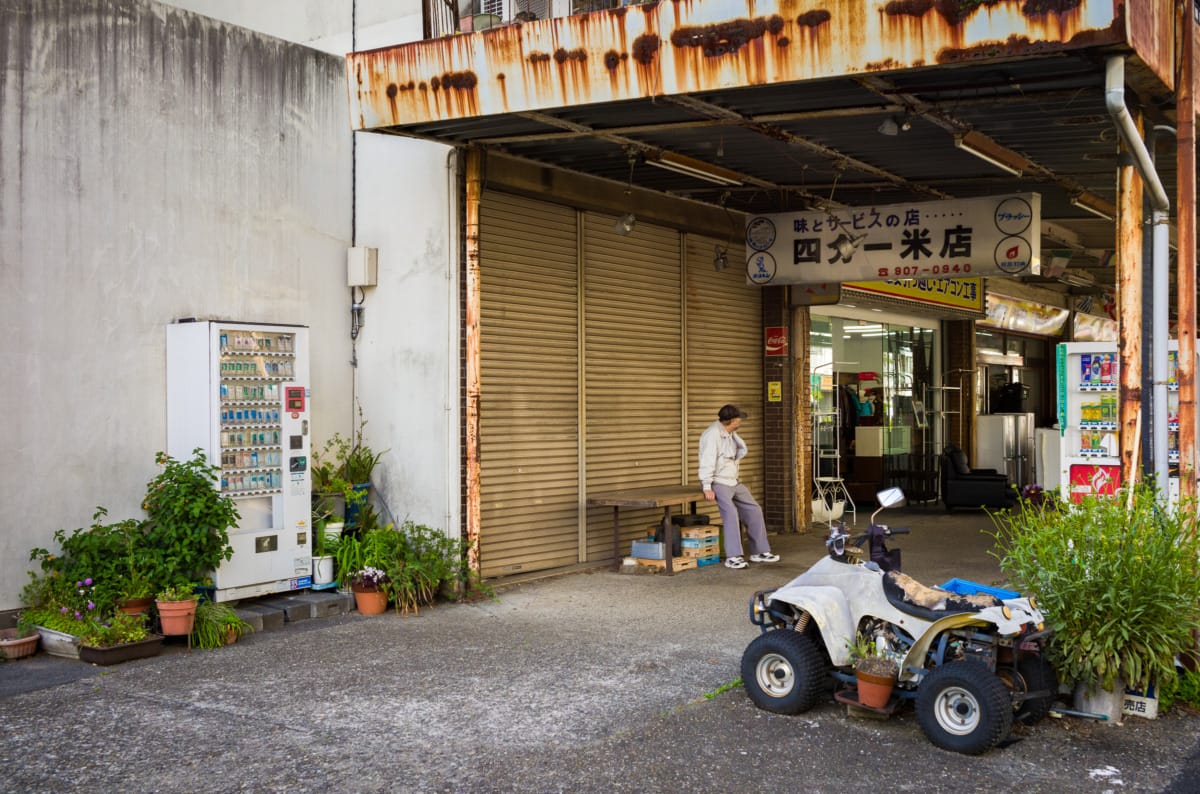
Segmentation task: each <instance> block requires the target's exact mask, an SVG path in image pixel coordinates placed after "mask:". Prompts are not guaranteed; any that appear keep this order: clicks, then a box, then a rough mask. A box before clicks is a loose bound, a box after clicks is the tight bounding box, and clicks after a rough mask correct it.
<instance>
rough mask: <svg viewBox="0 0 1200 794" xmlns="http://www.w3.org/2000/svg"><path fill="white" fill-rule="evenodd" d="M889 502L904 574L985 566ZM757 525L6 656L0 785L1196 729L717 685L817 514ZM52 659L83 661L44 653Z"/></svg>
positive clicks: (546, 766)
mask: <svg viewBox="0 0 1200 794" xmlns="http://www.w3.org/2000/svg"><path fill="white" fill-rule="evenodd" d="M886 515H887V516H888V519H889V523H891V524H893V525H907V526H910V527H911V528H912V529H913V534H912V535H911V536H908V537H906V538H902V539H901V540H900V541H899V542H898V543H897V545H898V546H900V547H901V548H902V549H903V550H904V567H905V570H906V571H907V572H908V573H910V574H912V575H913V576H915V577H916V578H918V579H920V580H922V581H926V582H928V583H938V582H941V581H944V580H945V579H948V578H950V577H952V576H958V577H961V578H968V579H974V580H976V581H980V582H984V583H998V582H999V580H1000V574H999V571H998V568H997V565H996V561H995V560H994V559H993V558H991V557H990V556H988V554H987V550H988V549H989V548H990V545H991V544H990V538H988V537H987V536H986V535H984V534H983V533H982V532H981V531H980V530H982V529H987V528H990V526H991V524H990V520H989V519H988V518H987V516H986V515H984V514H982V513H956V514H953V515H950V516H947V514H946V513H945V512H944V511H940V510H938V509H936V508H933V507H930V508H929V509H928V510H922V509H921V508H915V509H908V510H904V511H889V512H888V513H887V514H886ZM858 526H859V527H861V528H865V526H866V515H865V514H864V513H860V514H859V520H858ZM772 543H773V545H774V548H775V550H776V551H778V552H779V553H780V554H781V555H783V560H782V561H781V562H780V563H778V564H774V565H754V566H751V567H750V568H749V569H747V570H742V571H733V570H729V569H726V568H724V567H723V566H719V567H710V568H704V569H700V570H691V571H686V572H683V573H681V574H679V575H677V576H675V577H670V578H668V577H665V576H661V575H626V574H618V573H614V572H611V571H594V572H589V573H580V574H571V575H566V576H559V577H554V578H548V579H544V580H539V581H531V582H527V583H524V584H518V585H513V586H510V587H504V588H501V589H500V590H499V592H498V595H497V597H496V598H495V599H494V600H489V601H483V602H479V603H474V604H461V605H439V606H437V607H434V608H431V609H426V610H423V611H422V612H421V614H420V615H419V616H417V617H400V616H397V615H395V614H393V613H388V614H386V615H383V616H378V617H365V618H364V617H361V616H358V615H356V614H349V615H342V616H336V617H328V618H323V619H312V620H304V621H297V622H293V623H289V624H287V625H285V626H284V627H282V628H281V629H279V630H276V631H263V632H260V633H256V634H255V635H252V636H250V637H248V638H246V639H244V640H243V641H242V642H240V643H238V644H237V645H235V646H232V647H229V648H225V649H221V650H217V651H192V652H185V651H183V650H181V649H178V648H174V649H172V650H171V652H169V653H165V654H163V655H161V656H159V657H155V658H153V659H148V660H143V661H138V662H130V663H126V664H123V665H119V666H114V667H111V668H92V667H88V666H86V665H83V664H82V663H80V662H74V661H66V660H63V661H61V662H59V661H55V662H50V663H45V662H39V663H41V664H43V665H44V667H45V670H46V672H45V675H46V676H47V677H46V678H44V679H43V683H44V684H47V685H46V686H43V687H41V688H34V687H25V688H24V690H23V691H20V692H17V693H13V692H14V690H13V689H12V688H8V689H5V687H4V686H3V684H4V683H5V682H7V681H9V680H10V679H12V678H15V677H16V676H17V671H19V670H20V669H21V665H25V664H33V662H25V661H23V662H16V663H11V664H3V665H0V693H2V692H9V693H10V694H8V695H7V696H5V695H0V769H3V770H4V772H3V774H2V776H0V791H62V792H73V791H88V792H96V791H115V790H121V791H129V792H139V791H147V792H150V791H154V792H161V791H222V792H223V791H322V790H326V789H333V788H337V789H339V790H343V791H352V792H358V791H364V792H365V791H405V792H408V791H473V792H474V791H536V792H542V791H586V792H593V791H594V792H601V791H603V792H608V791H676V790H680V789H689V790H702V791H781V790H787V791H831V790H835V789H836V790H839V791H867V790H870V791H878V790H880V789H881V788H885V789H894V790H908V789H920V790H922V791H952V790H953V791H961V790H963V788H964V787H966V788H982V787H984V786H987V787H999V786H1003V787H1008V788H1013V789H1019V790H1022V791H1056V792H1057V791H1062V790H1063V789H1064V788H1067V787H1070V788H1073V789H1076V790H1080V791H1098V792H1099V791H1105V790H1112V788H1113V786H1114V783H1113V779H1112V774H1111V773H1110V774H1107V776H1106V775H1105V773H1103V772H1101V773H1097V774H1093V772H1095V770H1102V768H1104V767H1105V766H1106V765H1107V766H1111V767H1113V768H1114V769H1116V770H1117V772H1116V773H1115V774H1116V775H1118V776H1120V777H1121V779H1122V783H1121V786H1120V789H1119V790H1121V791H1161V790H1164V789H1166V788H1168V787H1169V786H1170V785H1171V784H1172V781H1173V780H1174V779H1175V778H1176V777H1177V776H1178V775H1179V770H1180V769H1181V768H1182V767H1183V765H1184V763H1185V762H1186V759H1187V758H1188V757H1189V756H1190V755H1191V754H1193V753H1194V751H1195V749H1196V744H1197V726H1198V724H1200V723H1198V721H1197V720H1196V719H1195V718H1191V717H1187V716H1186V715H1178V716H1170V717H1167V718H1166V719H1162V720H1158V721H1155V722H1153V723H1151V722H1146V721H1140V720H1138V721H1134V720H1130V721H1127V725H1126V726H1124V727H1120V728H1109V727H1107V726H1104V727H1103V730H1098V729H1097V726H1096V725H1095V724H1094V723H1093V724H1083V723H1084V721H1075V720H1072V721H1066V720H1060V721H1047V723H1046V724H1043V725H1042V726H1038V727H1037V728H1034V729H1032V730H1030V731H1029V732H1028V734H1027V735H1024V736H1022V737H1018V738H1021V739H1022V740H1021V741H1019V742H1018V743H1017V744H1014V745H1013V746H1011V747H1007V748H1004V749H998V750H994V751H992V752H991V753H989V754H987V755H985V756H983V757H981V758H965V757H962V756H958V755H955V754H950V753H945V752H943V751H941V750H938V749H936V748H934V747H933V746H932V745H931V744H929V743H928V742H927V741H925V739H924V737H923V735H922V734H921V733H920V730H919V728H918V727H917V724H916V720H915V718H914V717H913V716H912V714H911V711H910V712H908V713H906V714H902V715H899V716H896V717H893V718H892V719H890V720H887V721H883V722H879V721H868V720H863V719H860V718H852V717H848V716H847V714H846V711H845V709H844V707H839V706H837V705H836V704H834V703H833V702H832V701H830V702H829V703H825V704H822V705H820V706H818V707H817V708H815V709H813V710H812V711H811V712H809V713H807V714H804V715H800V716H797V717H779V716H775V715H771V714H768V713H766V712H762V711H759V710H758V709H755V708H754V706H753V705H752V704H751V703H750V702H749V700H748V699H747V698H746V697H745V695H744V693H743V692H742V691H741V689H740V688H735V689H732V690H730V691H726V692H723V693H720V694H718V690H721V689H722V688H724V687H726V686H727V685H728V684H729V683H730V682H732V681H733V680H734V679H735V678H737V676H738V675H739V662H740V658H741V654H742V651H743V650H744V648H745V646H746V644H747V643H748V642H749V641H750V640H751V639H753V637H754V636H755V635H756V632H757V629H756V628H755V627H753V626H752V625H751V624H750V623H749V621H748V620H747V604H748V601H749V597H750V594H751V593H752V592H753V591H754V590H756V589H761V588H764V587H772V586H776V585H779V584H782V583H783V582H785V581H786V580H788V579H789V578H791V577H792V576H794V575H795V574H797V573H799V572H800V571H802V570H804V569H805V568H806V567H807V566H808V564H810V563H811V562H812V561H813V560H815V559H816V558H817V557H818V556H819V555H820V554H821V553H823V544H822V538H821V536H820V533H819V530H818V531H815V532H814V533H813V534H810V535H787V536H773V538H772ZM39 658H40V659H45V657H39ZM68 668H70V670H71V672H72V673H77V672H79V671H81V670H86V671H87V673H88V675H87V676H86V677H82V678H80V677H77V676H75V675H73V674H72V675H62V674H61V673H55V670H60V671H61V670H66V669H68ZM54 675H58V678H57V679H54V680H52V679H51V678H50V676H54ZM72 679H74V680H72ZM57 681H62V682H61V683H58V682H57ZM1051 722H1053V724H1050V723H1051ZM1097 775H1098V776H1097ZM1180 790H1185V789H1180Z"/></svg>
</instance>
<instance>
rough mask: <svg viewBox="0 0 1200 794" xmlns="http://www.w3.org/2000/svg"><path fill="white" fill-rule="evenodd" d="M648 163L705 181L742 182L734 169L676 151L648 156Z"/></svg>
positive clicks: (727, 183)
mask: <svg viewBox="0 0 1200 794" xmlns="http://www.w3.org/2000/svg"><path fill="white" fill-rule="evenodd" d="M646 163H647V164H649V165H653V166H656V167H658V168H662V169H665V170H667V171H674V172H675V173H677V174H683V175H684V176H690V177H692V178H693V179H703V180H704V181H705V182H712V183H714V184H717V185H740V184H742V180H741V176H740V175H739V174H737V173H734V172H733V171H730V170H728V169H725V168H721V167H720V166H716V165H710V164H708V163H706V162H704V161H703V160H695V159H693V158H691V157H685V156H684V155H682V154H675V153H674V152H663V153H662V154H660V155H659V156H658V158H657V159H654V158H650V157H647V158H646Z"/></svg>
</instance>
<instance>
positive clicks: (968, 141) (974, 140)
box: [954, 130, 1033, 176]
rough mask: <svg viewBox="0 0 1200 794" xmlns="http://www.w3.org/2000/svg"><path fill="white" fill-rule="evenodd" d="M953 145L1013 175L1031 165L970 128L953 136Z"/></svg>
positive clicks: (1021, 172) (1019, 173)
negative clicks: (968, 130)
mask: <svg viewBox="0 0 1200 794" xmlns="http://www.w3.org/2000/svg"><path fill="white" fill-rule="evenodd" d="M954 145H955V146H957V147H958V148H960V149H962V150H963V151H964V152H969V153H971V154H973V155H975V156H976V157H978V158H979V159H980V160H983V161H985V162H988V163H991V164H992V165H994V166H996V167H997V168H999V169H1001V170H1003V171H1007V172H1008V173H1010V174H1012V175H1013V176H1021V175H1022V174H1024V173H1025V171H1027V170H1028V169H1029V168H1030V166H1032V165H1033V163H1031V162H1030V161H1029V160H1027V159H1025V158H1024V157H1022V156H1021V155H1019V154H1017V153H1016V152H1014V151H1013V150H1012V149H1008V148H1006V147H1004V146H1001V145H1000V144H998V143H996V142H995V141H993V140H992V139H991V138H989V137H988V136H986V135H984V134H983V133H981V132H976V131H975V130H971V131H970V132H964V133H962V134H960V135H955V136H954Z"/></svg>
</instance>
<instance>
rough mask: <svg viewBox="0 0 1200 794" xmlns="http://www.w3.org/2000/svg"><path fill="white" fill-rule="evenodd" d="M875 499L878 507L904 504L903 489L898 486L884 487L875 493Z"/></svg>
mask: <svg viewBox="0 0 1200 794" xmlns="http://www.w3.org/2000/svg"><path fill="white" fill-rule="evenodd" d="M875 501H876V502H878V503H879V506H880V507H896V506H897V505H902V504H904V491H902V490H900V489H899V488H884V489H883V490H882V491H880V492H879V493H877V494H875Z"/></svg>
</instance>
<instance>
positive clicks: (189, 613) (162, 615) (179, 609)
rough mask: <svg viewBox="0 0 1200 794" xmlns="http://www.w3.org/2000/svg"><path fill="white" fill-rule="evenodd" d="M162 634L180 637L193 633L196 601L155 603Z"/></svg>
mask: <svg viewBox="0 0 1200 794" xmlns="http://www.w3.org/2000/svg"><path fill="white" fill-rule="evenodd" d="M154 603H155V604H156V605H157V606H158V619H159V622H160V623H161V624H162V633H163V634H167V635H171V636H179V635H187V634H191V633H192V622H193V621H194V620H195V619H196V601H195V599H193V600H191V601H155V602H154Z"/></svg>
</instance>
